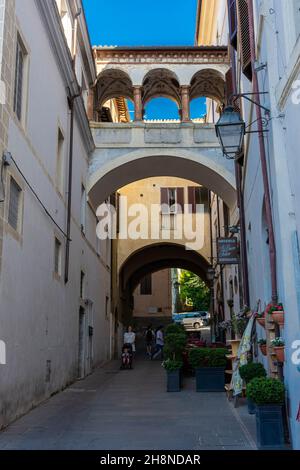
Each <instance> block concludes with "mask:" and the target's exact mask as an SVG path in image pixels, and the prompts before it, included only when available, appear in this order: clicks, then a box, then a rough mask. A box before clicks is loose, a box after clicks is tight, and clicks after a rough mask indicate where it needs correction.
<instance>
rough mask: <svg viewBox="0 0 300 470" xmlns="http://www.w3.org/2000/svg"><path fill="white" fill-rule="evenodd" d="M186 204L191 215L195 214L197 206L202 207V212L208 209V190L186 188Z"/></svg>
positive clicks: (193, 187) (198, 187)
mask: <svg viewBox="0 0 300 470" xmlns="http://www.w3.org/2000/svg"><path fill="white" fill-rule="evenodd" d="M188 204H189V206H190V207H189V209H190V211H191V213H192V214H195V213H196V208H197V205H200V204H202V205H204V210H207V207H208V190H207V189H206V188H203V187H201V186H189V187H188Z"/></svg>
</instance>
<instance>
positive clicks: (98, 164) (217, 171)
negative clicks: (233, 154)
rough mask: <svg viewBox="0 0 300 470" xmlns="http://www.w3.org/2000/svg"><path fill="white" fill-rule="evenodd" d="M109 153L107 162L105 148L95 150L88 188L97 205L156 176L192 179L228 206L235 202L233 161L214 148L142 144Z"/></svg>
mask: <svg viewBox="0 0 300 470" xmlns="http://www.w3.org/2000/svg"><path fill="white" fill-rule="evenodd" d="M110 153H111V158H109V156H110V155H109V154H110ZM106 157H107V161H106V162H104V161H103V158H102V152H99V156H97V151H96V152H95V154H94V158H93V160H92V162H91V168H90V178H89V184H88V191H89V198H90V202H91V204H92V205H93V206H94V207H95V208H96V207H97V206H98V205H99V204H100V203H101V202H103V201H104V200H105V199H106V198H107V197H108V196H109V195H110V194H111V193H113V192H114V191H116V190H117V189H119V188H120V187H122V186H125V185H127V184H129V183H131V182H134V181H137V180H140V179H143V178H148V177H153V176H177V177H182V178H185V179H188V180H193V181H194V182H195V183H199V184H202V185H204V186H205V187H207V188H208V189H210V190H212V191H213V192H215V193H216V194H218V195H219V196H220V197H221V198H222V199H223V200H224V201H225V202H226V204H227V205H228V207H229V208H233V207H234V205H235V201H236V194H235V179H234V171H233V169H234V167H233V164H232V162H230V161H228V160H225V158H224V157H223V156H222V155H221V153H220V152H216V150H215V149H210V148H208V149H205V150H203V151H201V152H193V151H191V150H186V149H182V150H181V149H177V150H174V149H172V151H171V150H170V149H164V148H160V149H153V148H151V149H145V148H141V149H140V150H132V151H131V152H127V153H124V152H122V153H121V152H120V153H119V155H117V154H116V153H114V152H111V151H110V150H108V151H107V152H106ZM98 158H99V160H98Z"/></svg>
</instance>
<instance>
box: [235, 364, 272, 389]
mask: <svg viewBox="0 0 300 470" xmlns="http://www.w3.org/2000/svg"><path fill="white" fill-rule="evenodd" d="M239 372H240V376H241V377H242V379H243V380H245V382H246V384H248V383H249V382H250V381H251V380H252V379H255V378H256V377H266V375H267V372H266V370H265V368H264V366H263V365H262V364H260V363H259V362H249V363H248V364H245V365H244V366H241V367H240V368H239Z"/></svg>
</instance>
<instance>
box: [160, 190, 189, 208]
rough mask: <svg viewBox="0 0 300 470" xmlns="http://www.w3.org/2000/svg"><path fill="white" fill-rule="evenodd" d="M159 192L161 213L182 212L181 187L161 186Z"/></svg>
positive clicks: (182, 196) (182, 192) (182, 195)
mask: <svg viewBox="0 0 300 470" xmlns="http://www.w3.org/2000/svg"><path fill="white" fill-rule="evenodd" d="M160 194H161V195H160V200H161V206H162V207H161V209H162V214H170V213H171V214H174V213H178V212H181V213H183V209H184V207H183V206H184V190H183V188H161V190H160Z"/></svg>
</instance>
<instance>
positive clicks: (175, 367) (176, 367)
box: [162, 358, 182, 392]
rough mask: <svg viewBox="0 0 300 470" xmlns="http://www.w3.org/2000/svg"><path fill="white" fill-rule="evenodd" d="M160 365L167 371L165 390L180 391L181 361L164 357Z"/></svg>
mask: <svg viewBox="0 0 300 470" xmlns="http://www.w3.org/2000/svg"><path fill="white" fill-rule="evenodd" d="M162 366H163V367H164V369H166V372H167V392H180V370H181V368H182V361H178V360H176V359H170V358H168V359H166V360H165V361H163V363H162Z"/></svg>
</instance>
